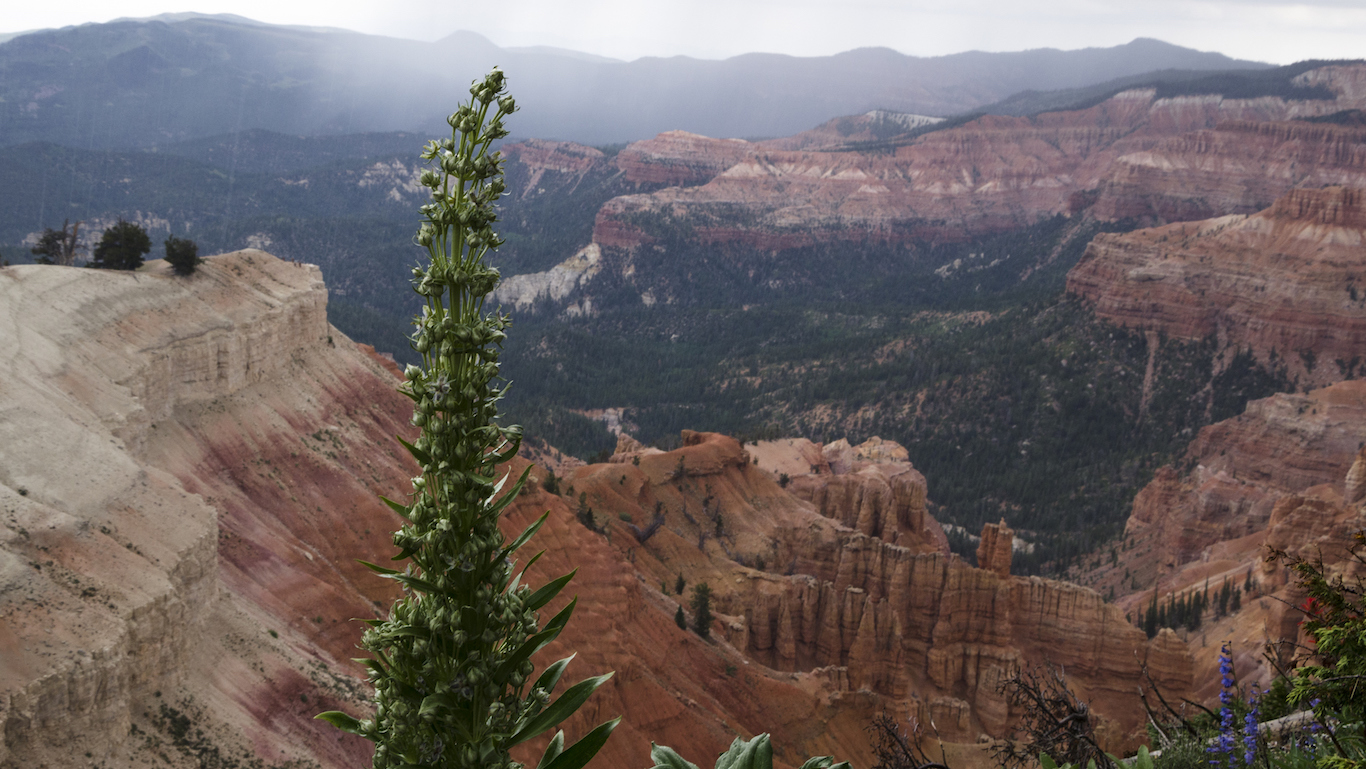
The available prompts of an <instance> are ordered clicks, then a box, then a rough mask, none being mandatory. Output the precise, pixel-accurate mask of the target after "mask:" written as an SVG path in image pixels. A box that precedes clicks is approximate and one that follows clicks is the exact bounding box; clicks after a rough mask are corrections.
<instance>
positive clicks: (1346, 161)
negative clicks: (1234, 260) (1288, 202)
mask: <svg viewBox="0 0 1366 769" xmlns="http://www.w3.org/2000/svg"><path fill="white" fill-rule="evenodd" d="M1325 185H1347V186H1354V187H1362V186H1366V129H1362V128H1361V127H1359V126H1357V127H1352V126H1339V125H1332V124H1324V123H1309V122H1303V121H1284V122H1254V121H1249V120H1231V121H1228V122H1225V123H1220V124H1219V125H1218V126H1217V127H1214V128H1209V129H1203V130H1199V131H1195V132H1192V133H1188V134H1180V135H1177V136H1173V137H1170V138H1167V139H1164V140H1163V141H1161V142H1159V143H1157V144H1156V145H1155V146H1153V147H1151V148H1148V149H1143V150H1140V151H1138V152H1132V153H1128V154H1125V155H1121V156H1120V157H1118V158H1116V159H1115V161H1114V164H1113V166H1112V168H1111V169H1110V171H1109V173H1108V174H1107V176H1106V178H1105V179H1104V180H1103V181H1102V182H1101V184H1100V185H1099V189H1098V192H1097V194H1096V203H1095V207H1094V208H1093V209H1092V213H1093V214H1094V215H1096V216H1098V217H1101V218H1106V219H1124V218H1126V217H1143V218H1148V219H1156V220H1158V221H1185V220H1192V219H1205V218H1209V217H1213V216H1220V215H1224V214H1248V213H1252V212H1254V211H1257V210H1259V209H1262V208H1265V207H1266V206H1267V205H1269V204H1270V203H1271V201H1273V200H1275V199H1276V198H1278V197H1280V196H1282V195H1284V194H1285V193H1286V192H1287V191H1288V190H1290V189H1292V188H1296V187H1302V188H1318V187H1323V186H1325Z"/></svg>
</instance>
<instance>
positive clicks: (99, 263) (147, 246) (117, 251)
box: [89, 219, 152, 270]
mask: <svg viewBox="0 0 1366 769" xmlns="http://www.w3.org/2000/svg"><path fill="white" fill-rule="evenodd" d="M151 250H152V239H151V238H149V237H147V231H146V230H144V229H142V227H139V226H138V225H137V224H135V223H133V222H126V221H124V220H122V219H120V220H119V221H118V223H116V224H115V225H114V226H113V227H110V228H109V229H107V230H105V231H104V234H103V235H101V236H100V242H99V243H98V244H97V245H96V246H95V254H94V258H92V259H91V260H90V265H89V266H91V267H94V268H97V269H103V270H136V269H137V268H139V267H141V266H142V258H143V257H144V256H146V255H147V252H149V251H151Z"/></svg>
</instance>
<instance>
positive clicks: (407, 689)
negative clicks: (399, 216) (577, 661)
mask: <svg viewBox="0 0 1366 769" xmlns="http://www.w3.org/2000/svg"><path fill="white" fill-rule="evenodd" d="M503 80H504V78H503V73H502V72H500V71H498V70H496V69H495V70H494V71H493V72H491V73H490V74H489V75H488V76H487V77H486V78H484V79H483V80H482V81H475V83H474V84H473V85H472V86H471V88H470V94H471V99H470V101H469V102H468V103H466V104H462V105H461V106H460V108H459V109H458V110H457V111H456V112H455V113H454V114H452V115H451V116H450V118H449V119H448V122H449V123H450V125H451V137H450V138H448V139H444V140H442V141H433V142H430V143H429V144H427V146H426V148H425V149H424V151H423V153H422V157H423V158H424V159H426V160H428V161H429V162H430V163H431V164H432V165H433V166H435V169H429V170H427V171H425V172H424V173H423V174H422V183H423V184H424V185H426V186H427V187H428V188H429V189H431V191H432V192H431V202H430V203H428V204H427V205H424V206H423V207H422V209H421V210H422V214H423V216H424V218H425V221H424V222H423V223H422V226H421V229H420V230H419V231H418V234H417V242H418V243H419V244H420V245H422V246H424V247H425V248H426V249H427V251H428V254H429V255H430V257H431V258H430V262H429V263H428V264H427V265H426V266H425V267H418V268H416V269H414V270H413V285H414V288H415V290H416V291H417V293H418V294H420V295H421V296H422V297H423V298H424V302H425V304H424V306H423V308H422V315H421V316H420V317H418V318H417V319H416V320H415V324H416V326H417V331H416V333H415V334H414V336H413V347H414V349H416V350H417V351H418V352H419V353H421V354H422V366H408V368H407V370H406V371H405V379H406V383H405V385H404V386H403V388H402V391H403V392H404V394H405V395H407V396H408V397H409V398H411V399H412V400H413V402H414V404H415V407H414V411H413V420H412V421H413V424H414V425H416V426H418V427H420V428H421V429H422V433H421V436H420V437H419V438H418V440H417V441H416V443H413V444H409V443H407V442H404V446H405V447H406V448H407V449H408V451H409V452H410V453H411V454H412V455H413V457H414V458H415V459H416V460H417V461H418V463H419V464H420V465H421V467H422V474H421V475H420V476H418V477H417V478H414V479H413V495H412V499H411V501H410V502H409V504H406V505H404V504H399V503H397V502H394V501H392V500H388V499H386V500H385V502H386V503H387V504H389V506H390V507H391V508H393V509H394V511H395V512H397V513H398V514H399V515H400V516H402V517H403V518H404V520H405V523H404V524H403V526H402V527H401V528H400V529H399V530H398V531H396V532H395V533H394V545H395V546H396V547H398V548H399V550H400V553H399V555H398V556H396V557H395V558H394V560H405V559H406V560H408V561H409V564H408V566H407V568H405V569H404V570H403V571H401V572H400V571H397V570H394V569H387V568H384V567H381V566H377V565H375V564H371V563H367V562H364V561H362V563H365V565H366V566H367V567H369V568H370V569H372V570H373V571H375V572H377V573H379V574H381V575H383V576H385V577H388V578H390V579H394V580H397V581H398V582H399V583H400V584H402V586H403V590H404V596H403V597H402V598H400V599H399V600H398V601H397V602H395V604H394V606H393V608H392V609H391V611H390V613H389V617H388V618H387V619H382V620H381V619H376V620H371V621H369V624H370V628H369V629H368V630H367V631H366V632H365V636H364V638H363V641H362V645H363V646H364V648H365V649H366V650H367V651H369V652H370V653H371V654H372V657H371V658H370V659H366V660H363V662H364V664H365V665H366V666H367V667H368V668H369V671H370V680H371V682H372V683H373V685H374V687H375V703H376V709H375V717H374V718H373V719H367V720H358V719H355V718H353V717H351V716H348V715H346V714H344V713H340V712H336V711H333V712H329V713H323V714H321V715H320V716H318V717H319V718H323V719H325V720H327V721H330V722H331V723H333V724H334V725H336V726H338V727H339V728H341V729H343V730H345V731H348V732H351V733H353V734H359V735H361V736H363V737H366V738H367V739H370V740H372V741H373V742H374V743H375V754H374V766H375V768H376V769H387V768H388V767H410V766H418V767H432V768H433V769H437V768H439V769H473V768H474V767H480V768H481V769H512V768H513V767H514V766H517V764H516V762H514V761H513V760H512V759H511V757H510V755H509V752H508V751H509V750H510V749H511V748H512V747H513V746H515V745H517V744H519V743H521V742H524V741H526V740H529V739H531V738H533V737H536V736H537V735H540V734H542V733H544V732H546V731H548V730H550V729H552V728H554V727H556V726H557V725H558V724H559V723H561V722H562V721H563V720H564V719H565V718H567V717H568V716H569V715H571V714H572V713H573V712H574V711H576V710H577V709H578V708H579V706H581V705H582V704H583V703H584V702H585V701H586V700H587V699H588V697H589V695H590V694H592V692H593V691H594V690H595V689H596V688H597V687H598V686H600V685H601V684H602V683H603V682H604V681H606V680H607V679H608V678H609V677H610V676H611V674H610V673H608V674H607V675H603V676H597V677H594V678H589V679H586V680H584V681H581V682H579V683H578V684H576V685H574V686H572V687H570V688H569V689H567V690H566V691H565V692H564V693H563V694H562V695H560V697H559V698H558V699H556V700H555V701H554V702H552V701H551V694H552V692H553V691H554V689H555V687H556V685H557V684H558V683H559V680H560V677H561V675H562V674H563V673H564V669H565V667H566V666H567V665H568V664H569V661H570V659H572V657H569V658H565V659H562V660H560V661H559V662H556V663H554V664H553V665H550V666H549V667H548V668H547V669H546V670H545V671H544V672H543V673H542V674H541V675H540V676H539V677H537V678H535V679H534V680H533V679H532V674H533V672H534V668H533V664H532V662H531V659H530V658H531V656H532V655H534V654H535V653H536V652H537V651H539V650H540V649H542V648H544V647H545V646H546V644H548V643H550V642H551V641H552V640H554V639H555V638H556V637H557V636H558V635H559V634H560V631H561V630H563V628H564V626H565V624H566V623H567V622H568V620H569V617H570V614H571V613H572V612H573V610H574V602H573V601H571V602H570V603H569V604H568V605H567V606H566V607H565V608H564V609H563V610H561V611H560V612H559V613H558V614H556V615H555V617H554V618H552V619H551V620H550V621H549V622H547V623H546V624H545V625H544V627H542V626H541V625H540V622H539V616H538V610H540V609H541V608H543V607H544V606H545V605H546V604H548V603H549V602H550V601H551V600H552V599H554V598H555V596H556V595H558V594H559V592H560V591H561V590H562V589H563V588H564V586H565V585H566V584H568V582H569V580H570V579H572V578H573V576H574V575H573V573H570V574H566V575H564V576H562V577H559V578H558V579H555V580H552V581H551V582H549V583H548V584H546V585H544V586H542V587H541V588H540V589H537V590H534V591H533V590H532V589H531V588H530V587H529V586H528V585H525V584H523V582H522V578H523V576H524V574H525V571H526V568H527V567H529V566H530V565H531V564H532V563H534V562H535V561H536V558H537V557H539V554H538V555H537V556H536V557H533V558H531V559H530V560H529V561H528V562H527V564H526V565H525V566H523V567H522V569H521V570H520V571H519V570H518V569H517V568H516V566H515V564H514V563H513V561H512V557H513V555H514V554H515V553H516V552H517V550H518V549H519V548H521V547H522V545H524V544H526V542H527V540H529V539H530V538H531V536H532V535H533V534H534V533H535V532H536V530H537V529H539V528H540V526H541V524H542V523H544V521H545V519H546V518H545V516H542V517H541V519H540V520H538V521H537V522H535V523H534V524H532V525H531V526H530V527H528V528H527V530H526V531H525V532H523V533H522V534H521V536H519V537H518V538H517V539H516V540H514V541H513V542H511V543H507V542H506V541H505V540H504V537H503V535H502V533H501V531H500V530H499V527H498V518H499V516H500V515H501V513H502V511H503V510H504V509H505V508H506V507H507V505H508V504H510V503H511V502H512V500H513V499H514V498H515V497H516V496H517V494H518V493H519V492H520V491H521V489H522V487H523V486H524V485H525V483H526V479H527V473H526V472H523V473H522V475H521V477H520V478H519V479H518V480H517V481H516V483H515V484H514V485H513V486H512V487H511V488H510V489H507V490H506V491H504V486H505V484H506V482H507V480H508V478H507V477H504V478H502V479H498V478H497V466H498V465H499V464H500V463H503V462H506V461H507V460H509V459H511V458H512V457H513V455H515V454H516V453H517V449H518V447H519V445H520V443H521V429H520V428H518V427H515V426H513V427H502V426H500V425H498V424H497V423H496V422H495V421H494V420H495V418H496V417H497V413H498V408H497V404H498V401H499V400H500V399H501V398H502V395H503V393H502V390H500V389H499V388H498V386H497V385H496V380H497V377H498V371H499V369H498V356H499V349H500V346H501V343H502V342H503V340H504V339H505V338H506V334H505V330H506V329H507V327H508V319H507V318H506V317H505V316H503V315H500V314H486V313H485V312H484V300H485V298H486V297H487V295H488V294H489V293H490V292H491V291H492V290H493V288H494V286H496V285H497V283H498V278H499V276H498V271H497V270H494V269H491V268H489V267H488V266H487V265H486V264H485V263H484V257H485V255H486V254H487V253H488V251H489V249H491V248H496V247H497V246H498V245H499V244H501V243H502V241H501V240H500V239H499V238H498V235H497V234H496V233H495V232H494V231H493V224H494V222H495V221H496V220H497V214H496V212H495V210H494V204H495V203H496V202H497V200H498V198H499V196H500V195H501V194H502V193H503V190H504V186H503V179H502V168H501V163H500V158H499V156H498V155H497V153H494V154H489V148H490V145H491V144H492V142H493V141H494V140H496V139H500V138H502V137H504V136H506V135H507V130H506V129H505V128H504V127H503V123H502V120H503V118H504V117H505V116H506V115H508V114H510V113H511V112H513V111H514V110H515V109H516V105H515V103H514V102H513V100H512V98H511V97H510V96H504V95H502V94H503V90H504V82H503ZM616 724H617V721H616V720H613V721H609V722H607V723H605V724H602V725H601V726H599V727H597V728H596V729H594V730H592V731H591V732H590V733H589V734H588V735H586V736H585V737H584V738H583V739H581V740H579V741H578V742H577V743H575V744H574V745H573V746H571V747H569V748H568V749H566V748H565V747H564V733H563V732H559V733H557V734H556V735H555V737H554V739H552V741H551V743H550V746H549V748H547V750H546V753H545V756H544V757H543V758H542V760H541V762H540V767H539V768H538V769H580V767H582V766H584V765H585V764H586V763H587V762H588V761H589V759H591V758H592V757H593V756H594V755H595V754H596V753H597V751H598V749H599V748H600V747H601V746H602V744H603V743H604V742H605V741H606V740H607V737H608V735H609V734H610V733H611V731H612V729H613V728H615V726H616Z"/></svg>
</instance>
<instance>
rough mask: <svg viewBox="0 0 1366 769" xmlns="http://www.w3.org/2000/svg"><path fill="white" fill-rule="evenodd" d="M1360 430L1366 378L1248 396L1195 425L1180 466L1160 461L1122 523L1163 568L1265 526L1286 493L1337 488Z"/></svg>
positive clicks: (1365, 433) (1365, 431)
mask: <svg viewBox="0 0 1366 769" xmlns="http://www.w3.org/2000/svg"><path fill="white" fill-rule="evenodd" d="M1363 438H1366V381H1362V380H1352V381H1347V382H1339V383H1337V384H1334V385H1332V386H1330V387H1325V388H1323V389H1319V390H1313V391H1311V392H1308V393H1305V394H1303V395H1301V394H1293V393H1292V394H1278V395H1273V396H1272V397H1270V398H1265V399H1262V400H1258V401H1252V402H1251V403H1249V404H1248V406H1247V410H1246V411H1245V412H1244V413H1243V414H1241V415H1239V416H1237V417H1234V418H1233V419H1228V420H1225V421H1223V422H1218V423H1216V424H1213V425H1210V426H1208V427H1206V428H1204V429H1203V430H1201V431H1200V434H1199V436H1198V437H1197V438H1196V440H1195V441H1194V442H1192V443H1191V446H1190V448H1189V449H1188V451H1187V456H1186V462H1185V466H1187V467H1188V468H1189V470H1187V471H1186V472H1184V473H1183V472H1180V471H1178V470H1177V469H1176V468H1171V467H1168V468H1164V469H1163V470H1161V471H1159V472H1158V474H1157V477H1156V478H1154V480H1153V481H1152V483H1150V484H1149V485H1148V486H1146V487H1145V488H1144V489H1143V490H1142V491H1140V492H1139V494H1138V496H1137V497H1136V498H1135V499H1134V509H1133V513H1132V515H1131V516H1130V518H1129V523H1128V527H1127V531H1128V533H1129V534H1131V535H1139V536H1143V537H1145V538H1148V539H1151V540H1152V541H1154V542H1155V543H1156V547H1155V552H1156V553H1157V554H1158V558H1159V559H1160V560H1161V562H1162V563H1163V564H1164V565H1165V566H1166V568H1167V569H1173V568H1176V567H1177V566H1180V565H1181V564H1184V563H1187V562H1189V561H1192V560H1196V559H1199V558H1201V557H1202V555H1203V554H1204V553H1206V552H1207V551H1208V550H1209V548H1211V547H1213V546H1215V545H1217V544H1218V543H1220V542H1224V541H1229V540H1236V539H1240V538H1242V537H1246V536H1248V535H1251V534H1256V533H1259V532H1262V531H1265V530H1266V529H1267V527H1268V522H1269V521H1270V520H1271V518H1272V517H1273V511H1274V510H1275V508H1276V505H1277V504H1278V503H1279V502H1280V500H1281V499H1282V498H1283V497H1285V496H1286V495H1290V494H1299V493H1301V492H1303V491H1305V490H1306V489H1311V488H1314V487H1317V486H1321V485H1325V484H1327V485H1331V486H1334V487H1338V488H1340V487H1341V485H1342V484H1343V483H1344V479H1345V478H1346V477H1347V475H1348V471H1349V470H1350V469H1351V468H1352V466H1353V462H1354V461H1355V459H1356V457H1357V451H1358V449H1359V448H1360V446H1361V441H1362V440H1363Z"/></svg>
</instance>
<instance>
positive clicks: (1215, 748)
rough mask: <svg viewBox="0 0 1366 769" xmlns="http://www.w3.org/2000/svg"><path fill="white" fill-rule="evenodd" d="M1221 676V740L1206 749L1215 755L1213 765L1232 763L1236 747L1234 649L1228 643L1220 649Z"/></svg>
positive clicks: (1249, 761) (1249, 760) (1212, 760)
mask: <svg viewBox="0 0 1366 769" xmlns="http://www.w3.org/2000/svg"><path fill="white" fill-rule="evenodd" d="M1219 676H1220V681H1219V683H1220V684H1221V687H1220V690H1219V702H1220V703H1222V705H1223V707H1221V708H1219V739H1218V740H1216V741H1215V743H1214V744H1213V745H1211V746H1210V747H1209V748H1207V749H1206V752H1207V753H1212V754H1215V755H1214V757H1212V758H1211V759H1210V764H1212V765H1219V764H1228V763H1231V759H1232V757H1233V750H1234V745H1235V742H1234V739H1233V732H1234V728H1233V708H1231V707H1229V706H1230V705H1232V704H1233V699H1234V697H1233V687H1234V684H1235V681H1234V671H1233V649H1232V648H1231V646H1230V645H1229V644H1227V643H1225V644H1224V645H1223V646H1222V647H1220V649H1219ZM1254 729H1255V726H1254ZM1247 763H1249V764H1251V763H1252V762H1251V759H1248V761H1247Z"/></svg>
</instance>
